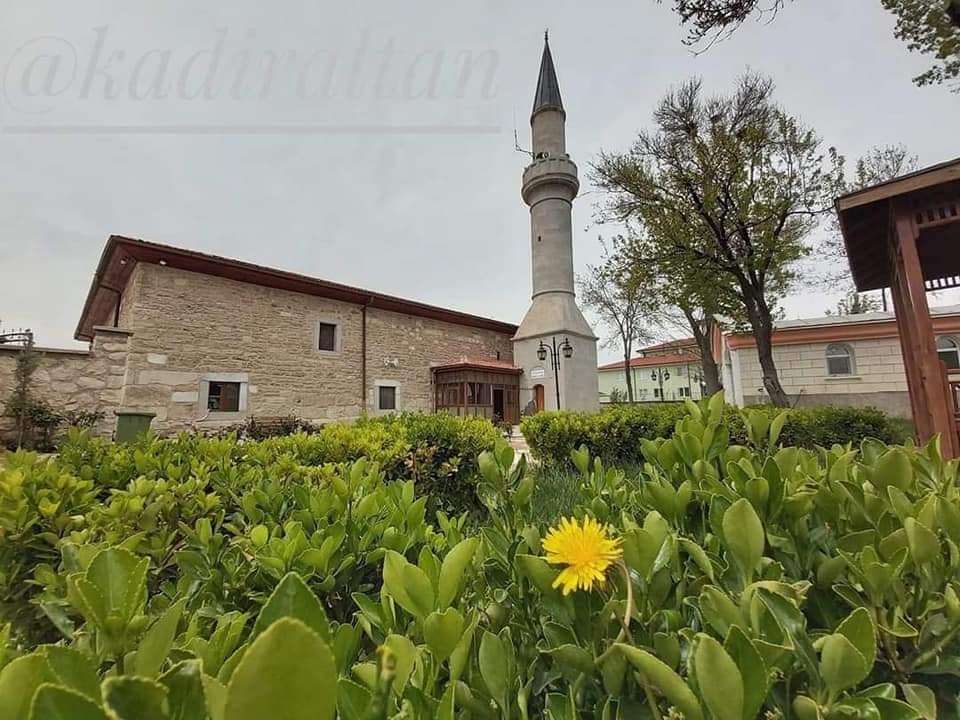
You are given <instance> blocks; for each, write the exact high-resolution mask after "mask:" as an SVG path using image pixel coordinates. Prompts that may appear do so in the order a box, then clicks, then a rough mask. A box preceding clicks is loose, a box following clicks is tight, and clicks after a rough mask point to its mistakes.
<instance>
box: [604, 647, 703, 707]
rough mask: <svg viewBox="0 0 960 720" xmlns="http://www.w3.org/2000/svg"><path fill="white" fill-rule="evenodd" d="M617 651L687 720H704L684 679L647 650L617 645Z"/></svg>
mask: <svg viewBox="0 0 960 720" xmlns="http://www.w3.org/2000/svg"><path fill="white" fill-rule="evenodd" d="M615 647H616V648H617V650H619V651H620V652H621V653H623V655H624V656H625V657H626V658H627V660H629V661H630V664H631V665H633V666H634V667H635V668H636V669H637V670H638V671H639V672H640V674H641V675H643V677H644V678H645V679H646V680H647V681H648V682H649V683H650V684H651V685H653V686H654V687H655V688H657V689H658V690H659V691H660V692H661V693H662V694H663V696H664V697H665V698H666V699H667V700H668V701H669V702H670V703H671V704H672V705H673V706H675V707H676V708H677V709H678V710H679V711H680V712H682V713H683V714H684V717H685V718H686V720H703V710H702V709H701V707H700V702H699V701H698V700H697V696H696V695H694V694H693V690H691V689H690V686H689V685H687V684H686V683H685V682H684V681H683V678H681V677H680V676H679V675H677V674H676V673H675V672H674V671H673V670H671V669H670V668H669V667H668V666H667V665H666V664H665V663H663V662H661V661H660V660H658V659H657V658H655V657H654V656H653V655H651V654H650V653H648V652H647V651H646V650H641V649H640V648H636V647H632V646H630V645H624V644H623V643H617V644H616V646H615Z"/></svg>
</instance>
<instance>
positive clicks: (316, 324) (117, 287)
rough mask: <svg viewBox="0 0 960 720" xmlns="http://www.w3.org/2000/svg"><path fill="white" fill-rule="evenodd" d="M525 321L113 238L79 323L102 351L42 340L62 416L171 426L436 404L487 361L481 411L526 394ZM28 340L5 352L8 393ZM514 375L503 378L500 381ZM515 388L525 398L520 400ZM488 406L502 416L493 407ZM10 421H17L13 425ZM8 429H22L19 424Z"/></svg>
mask: <svg viewBox="0 0 960 720" xmlns="http://www.w3.org/2000/svg"><path fill="white" fill-rule="evenodd" d="M516 329H517V328H516V326H515V325H511V324H509V323H503V322H499V321H497V320H491V319H488V318H482V317H477V316H474V315H468V314H466V313H460V312H456V311H453V310H448V309H446V308H440V307H435V306H431V305H425V304H422V303H418V302H414V301H410V300H405V299H402V298H397V297H393V296H389V295H384V294H381V293H375V292H370V291H367V290H362V289H359V288H353V287H348V286H345V285H340V284H336V283H330V282H327V281H323V280H317V279H315V278H309V277H306V276H303V275H297V274H294V273H289V272H284V271H281V270H275V269H272V268H265V267H260V266H257V265H252V264H249V263H244V262H240V261H237V260H230V259H227V258H220V257H215V256H211V255H205V254H203V253H198V252H194V251H191V250H184V249H181V248H175V247H170V246H165V245H158V244H155V243H149V242H144V241H142V240H133V239H130V238H123V237H117V236H114V237H111V238H110V240H109V241H108V242H107V245H106V248H105V250H104V252H103V256H102V258H101V261H100V265H99V267H98V268H97V272H96V274H95V276H94V281H93V285H92V286H91V289H90V293H89V295H88V297H87V301H86V304H85V306H84V308H83V312H82V315H81V318H80V322H79V325H78V327H77V331H76V337H77V339H78V340H86V341H89V342H90V349H89V350H88V351H83V350H80V351H78V350H56V349H48V348H38V353H39V367H38V370H37V372H36V373H35V375H34V389H35V392H36V393H37V395H38V396H39V397H41V398H43V399H44V400H47V401H48V402H49V403H50V404H51V405H52V407H54V408H55V409H57V410H60V411H63V410H86V411H93V410H99V411H101V412H104V413H105V414H106V417H105V418H104V420H103V421H102V423H101V425H100V430H101V432H102V433H104V434H107V433H109V432H110V431H111V430H112V428H113V425H114V422H115V418H114V417H113V411H114V410H117V409H120V410H140V411H145V412H151V413H155V414H156V417H155V419H154V422H153V428H154V429H156V430H159V431H161V432H173V431H177V430H184V429H192V428H196V429H211V428H216V427H218V426H222V425H229V424H233V423H236V422H238V421H239V420H242V419H243V418H245V417H248V416H260V417H264V416H266V417H277V416H290V415H296V416H297V417H300V418H303V419H305V420H310V421H315V422H323V421H329V420H338V419H345V418H356V417H359V416H361V415H363V414H372V415H375V414H379V413H388V412H403V411H411V412H430V411H433V410H434V409H435V402H436V398H435V389H436V385H437V382H438V378H440V379H441V380H442V377H443V374H444V373H445V372H446V368H454V367H459V366H460V365H461V364H462V363H464V362H478V363H485V364H486V365H489V366H491V367H492V368H493V370H492V371H491V370H489V368H488V370H487V372H486V374H485V376H484V380H485V381H486V382H487V383H488V384H489V385H490V387H487V388H482V387H481V388H475V387H472V388H471V390H475V391H478V397H477V398H476V401H470V402H471V408H472V409H473V410H475V411H476V414H491V415H492V413H493V403H494V402H495V401H497V400H498V398H499V402H501V403H507V402H509V401H510V400H511V399H512V401H513V402H514V403H516V402H517V400H516V392H515V389H512V390H507V391H505V392H501V393H500V394H499V395H498V393H497V387H498V382H497V381H498V379H502V381H503V383H502V384H503V385H504V386H505V387H509V388H515V387H516V384H517V380H516V377H517V375H516V370H515V369H514V368H513V367H512V359H513V355H512V337H513V335H514V333H515V332H516ZM18 352H19V348H17V347H3V346H0V397H3V398H5V397H7V396H9V394H10V391H11V390H12V387H13V369H14V366H15V363H16V356H17V353H18ZM501 374H502V375H503V377H502V378H500V377H499V376H500V375H501ZM510 393H512V395H511V394H510ZM481 401H482V402H483V404H481ZM487 410H489V413H487V412H485V411H487ZM8 420H9V419H8ZM8 427H9V423H8Z"/></svg>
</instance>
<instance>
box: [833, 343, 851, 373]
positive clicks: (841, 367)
mask: <svg viewBox="0 0 960 720" xmlns="http://www.w3.org/2000/svg"><path fill="white" fill-rule="evenodd" d="M827 374H829V375H852V374H853V353H851V352H850V348H849V347H847V346H846V345H829V346H827Z"/></svg>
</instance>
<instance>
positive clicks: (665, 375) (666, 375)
mask: <svg viewBox="0 0 960 720" xmlns="http://www.w3.org/2000/svg"><path fill="white" fill-rule="evenodd" d="M650 379H651V380H653V381H654V382H655V383H659V384H660V402H665V401H666V398H665V397H664V396H663V381H664V380H669V379H670V371H669V370H664V369H663V368H657V369H656V370H654V371H653V372H651V373H650Z"/></svg>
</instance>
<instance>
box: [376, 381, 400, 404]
mask: <svg viewBox="0 0 960 720" xmlns="http://www.w3.org/2000/svg"><path fill="white" fill-rule="evenodd" d="M377 409H378V410H396V409H397V389H396V388H395V387H393V386H392V385H381V386H380V387H379V388H378V397H377Z"/></svg>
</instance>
